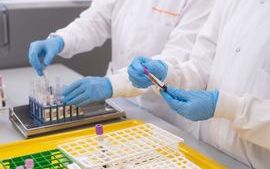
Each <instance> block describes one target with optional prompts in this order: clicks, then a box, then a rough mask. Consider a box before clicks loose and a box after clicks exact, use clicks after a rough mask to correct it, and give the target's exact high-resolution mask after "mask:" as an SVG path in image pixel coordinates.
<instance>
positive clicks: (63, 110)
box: [29, 97, 84, 125]
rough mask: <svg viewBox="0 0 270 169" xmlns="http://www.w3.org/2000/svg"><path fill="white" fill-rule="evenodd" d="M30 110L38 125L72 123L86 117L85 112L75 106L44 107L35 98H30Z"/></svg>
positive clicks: (57, 105) (56, 105) (55, 105)
mask: <svg viewBox="0 0 270 169" xmlns="http://www.w3.org/2000/svg"><path fill="white" fill-rule="evenodd" d="M29 110H30V114H31V118H32V119H33V121H34V122H35V123H37V124H38V125H46V124H53V123H60V122H65V121H72V120H76V119H79V117H82V116H83V115H84V111H83V110H82V109H81V108H79V107H77V106H75V105H64V104H54V105H43V104H41V103H40V102H38V101H37V99H35V98H33V97H29Z"/></svg>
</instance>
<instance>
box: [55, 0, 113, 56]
mask: <svg viewBox="0 0 270 169" xmlns="http://www.w3.org/2000/svg"><path fill="white" fill-rule="evenodd" d="M114 4H115V0H93V1H92V4H91V6H90V7H89V8H88V9H87V10H85V11H84V12H82V13H81V14H80V17H78V18H77V19H75V20H74V21H73V22H71V23H70V24H69V25H68V26H67V27H65V28H63V29H59V30H57V31H56V32H55V33H52V35H58V36H61V37H62V38H63V39H64V48H63V50H62V51H61V53H60V54H59V55H60V56H62V57H64V58H71V57H72V56H73V55H75V54H78V53H81V52H86V51H90V50H92V49H93V48H94V47H97V46H101V45H102V44H103V43H104V42H105V41H106V40H107V39H108V38H110V36H111V17H112V11H113V8H114Z"/></svg>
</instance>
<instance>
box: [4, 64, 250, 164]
mask: <svg viewBox="0 0 270 169" xmlns="http://www.w3.org/2000/svg"><path fill="white" fill-rule="evenodd" d="M47 71H48V75H49V79H55V78H56V77H59V76H60V77H61V80H62V82H63V83H65V84H69V83H71V82H73V81H75V80H78V79H80V78H82V76H81V75H80V74H78V73H76V72H74V71H73V70H71V69H69V68H68V67H66V66H63V65H61V64H56V65H52V66H50V67H49V68H48V70H47ZM0 75H2V77H3V79H4V83H5V86H6V88H5V92H6V95H7V98H8V103H9V104H10V106H20V105H25V104H27V103H28V96H29V93H30V88H31V81H32V80H33V79H34V78H35V77H36V73H35V71H34V70H33V69H32V68H30V67H25V68H16V69H7V70H0ZM111 101H113V102H115V103H116V104H118V105H120V106H121V108H122V109H123V110H124V111H125V112H126V115H127V117H128V119H138V120H142V121H144V122H145V123H151V124H154V125H156V126H158V127H160V128H162V129H165V130H167V131H169V132H171V133H173V134H175V135H177V136H179V137H181V138H184V139H185V144H187V145H189V146H190V147H192V148H193V149H195V150H197V151H199V152H200V153H202V154H204V155H205V156H208V157H210V158H212V159H214V160H216V161H217V162H219V163H221V164H223V165H225V166H226V167H229V168H232V169H248V168H249V167H247V166H246V165H244V164H242V163H241V162H238V161H237V160H235V159H233V158H231V157H230V156H228V155H226V154H224V153H223V152H221V151H219V150H217V149H215V148H213V147H211V146H209V145H208V144H205V143H203V142H201V141H198V140H197V139H195V138H194V137H192V136H191V135H189V134H188V133H186V132H184V131H182V130H181V129H178V128H176V127H175V126H173V125H171V124H169V123H168V122H166V121H164V120H162V119H160V118H158V117H156V116H154V115H153V114H150V113H149V112H147V111H146V110H144V109H142V108H139V107H138V106H137V105H136V104H134V103H133V102H131V101H129V100H128V99H123V98H115V99H111ZM114 122H115V121H114ZM88 127H89V126H88ZM0 135H1V137H0V144H4V143H11V142H15V141H20V140H23V139H24V137H23V135H21V134H20V133H19V132H18V131H17V130H16V129H15V127H14V126H13V125H12V124H11V122H10V121H9V115H8V113H2V114H1V117H0Z"/></svg>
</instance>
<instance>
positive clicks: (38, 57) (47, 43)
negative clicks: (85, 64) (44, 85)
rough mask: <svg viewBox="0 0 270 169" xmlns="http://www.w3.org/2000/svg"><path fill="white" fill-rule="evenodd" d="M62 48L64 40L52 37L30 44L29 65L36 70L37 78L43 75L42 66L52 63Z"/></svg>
mask: <svg viewBox="0 0 270 169" xmlns="http://www.w3.org/2000/svg"><path fill="white" fill-rule="evenodd" d="M63 47H64V40H63V39H62V38H61V37H60V36H54V37H51V38H49V39H46V40H40V41H35V42H32V43H31V45H30V48H29V53H28V59H29V63H30V64H31V65H32V66H33V67H34V68H35V69H36V71H37V73H38V75H39V76H42V75H43V69H44V66H45V67H46V66H48V65H49V64H51V63H52V61H53V59H54V57H55V56H57V54H58V53H60V52H61V50H62V49H63Z"/></svg>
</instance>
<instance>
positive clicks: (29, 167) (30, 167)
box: [24, 159, 34, 169]
mask: <svg viewBox="0 0 270 169" xmlns="http://www.w3.org/2000/svg"><path fill="white" fill-rule="evenodd" d="M24 167H25V169H33V168H34V160H33V159H26V160H25V162H24Z"/></svg>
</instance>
